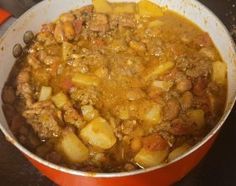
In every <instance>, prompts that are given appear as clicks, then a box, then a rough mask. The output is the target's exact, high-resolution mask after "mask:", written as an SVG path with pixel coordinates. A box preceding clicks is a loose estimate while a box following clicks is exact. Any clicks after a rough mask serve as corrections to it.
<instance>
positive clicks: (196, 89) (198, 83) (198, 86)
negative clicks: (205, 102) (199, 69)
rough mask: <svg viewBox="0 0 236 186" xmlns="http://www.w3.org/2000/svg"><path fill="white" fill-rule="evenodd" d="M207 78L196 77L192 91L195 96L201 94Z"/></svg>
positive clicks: (205, 86) (203, 91)
mask: <svg viewBox="0 0 236 186" xmlns="http://www.w3.org/2000/svg"><path fill="white" fill-rule="evenodd" d="M207 83H208V82H207V79H203V78H198V79H197V81H196V83H195V84H194V87H193V93H194V94H195V95H196V96H202V95H203V94H204V93H205V89H206V88H207Z"/></svg>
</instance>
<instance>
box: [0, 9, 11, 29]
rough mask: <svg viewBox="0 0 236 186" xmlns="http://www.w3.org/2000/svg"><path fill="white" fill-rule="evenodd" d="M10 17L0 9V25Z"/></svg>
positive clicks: (8, 13)
mask: <svg viewBox="0 0 236 186" xmlns="http://www.w3.org/2000/svg"><path fill="white" fill-rule="evenodd" d="M10 16H11V14H10V12H8V11H6V10H4V9H2V8H0V25H1V24H2V23H3V22H5V21H6V20H7V19H8V18H9V17H10Z"/></svg>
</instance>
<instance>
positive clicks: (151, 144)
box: [143, 133, 169, 151]
mask: <svg viewBox="0 0 236 186" xmlns="http://www.w3.org/2000/svg"><path fill="white" fill-rule="evenodd" d="M143 147H144V148H145V149H147V150H150V151H156V150H165V149H167V148H168V147H169V145H168V143H167V141H166V140H164V139H163V138H162V137H161V136H160V135H159V134H157V133H156V134H152V135H150V136H147V137H145V138H144V139H143Z"/></svg>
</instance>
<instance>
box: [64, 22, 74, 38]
mask: <svg viewBox="0 0 236 186" xmlns="http://www.w3.org/2000/svg"><path fill="white" fill-rule="evenodd" d="M63 29H64V33H65V36H66V38H67V39H69V40H72V39H74V37H75V30H74V26H73V24H72V23H71V22H69V21H67V22H64V24H63Z"/></svg>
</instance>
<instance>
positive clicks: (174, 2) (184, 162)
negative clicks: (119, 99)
mask: <svg viewBox="0 0 236 186" xmlns="http://www.w3.org/2000/svg"><path fill="white" fill-rule="evenodd" d="M124 1H131V0H124ZM153 2H155V3H157V4H159V5H161V6H167V7H168V8H169V9H171V10H174V11H176V12H178V13H179V14H181V15H183V16H185V17H187V18H188V19H190V20H192V21H193V22H194V23H196V24H197V25H198V26H199V27H201V28H202V29H203V30H205V31H206V32H208V33H209V34H210V36H211V38H212V40H213V41H214V43H215V45H216V47H217V48H218V50H219V52H220V54H221V56H222V58H223V60H224V61H225V62H226V64H227V67H228V93H227V103H226V107H225V111H224V114H223V116H222V117H221V119H220V121H219V122H218V123H217V124H216V126H215V127H214V128H213V129H212V131H211V132H210V133H209V134H208V135H207V136H206V137H205V138H204V139H203V140H202V141H201V142H199V143H198V144H196V145H195V146H194V147H192V148H191V149H190V150H189V151H188V152H186V153H185V154H183V155H182V156H180V157H178V158H177V159H175V160H173V161H172V162H169V163H167V164H162V165H159V166H156V167H152V168H148V169H143V170H136V171H132V172H125V173H97V174H95V173H88V172H82V171H76V170H71V169H67V168H64V167H61V166H58V165H55V164H52V163H50V162H47V161H45V160H43V159H41V158H40V157H37V156H36V155H34V154H32V153H31V152H29V151H28V150H27V149H25V148H24V147H23V146H21V144H19V143H18V142H17V141H16V139H15V137H14V136H13V135H12V133H11V131H10V129H9V127H8V125H7V122H6V120H5V117H4V115H3V111H2V108H1V109H0V128H1V130H2V132H3V133H4V135H5V136H6V139H7V140H8V141H10V142H11V143H12V144H13V145H14V146H15V147H16V148H18V149H19V150H20V151H21V152H22V153H23V154H24V155H25V156H26V157H27V158H28V159H29V160H30V161H31V163H32V164H33V165H34V166H35V167H37V168H38V169H39V170H40V171H41V172H42V173H43V174H44V175H46V176H47V177H49V178H50V179H51V180H53V181H54V182H55V183H57V184H59V185H68V186H69V185H70V186H71V185H81V186H110V185H112V186H133V185H135V186H152V185H159V186H166V185H170V184H173V183H175V182H176V181H178V180H180V179H181V178H182V177H184V176H185V175H186V174H187V173H188V172H189V171H190V170H191V169H192V168H193V167H194V166H196V165H197V163H198V162H199V161H200V160H201V159H202V158H203V157H204V155H205V154H206V153H207V151H208V150H209V148H210V147H211V145H212V143H213V142H214V140H215V138H216V136H217V133H218V131H219V129H220V128H221V126H222V125H223V123H224V121H225V120H226V118H227V116H228V114H229V113H230V111H231V109H232V107H233V104H234V102H235V97H236V86H235V82H236V51H235V45H234V42H233V40H232V39H231V37H230V35H229V33H228V31H227V29H226V28H225V26H224V25H223V24H222V23H221V21H220V20H219V19H218V18H217V17H216V16H215V15H214V14H213V13H212V12H211V11H210V10H208V9H207V8H206V7H204V6H203V5H202V4H200V3H199V2H198V1H195V0H153ZM88 4H91V1H90V0H81V1H78V0H57V1H51V0H45V1H43V2H41V3H39V4H38V5H36V6H34V7H33V8H31V9H30V10H29V11H27V12H26V13H25V14H24V15H23V16H21V17H20V18H19V19H18V20H17V21H16V22H15V24H13V25H12V26H11V27H10V28H9V30H8V31H7V32H6V33H5V35H4V36H3V37H2V38H1V40H0V48H1V50H0V56H1V58H0V91H2V88H3V86H4V83H5V82H6V80H7V77H8V74H9V72H10V70H11V68H12V66H13V64H14V61H15V59H14V57H13V56H12V48H13V46H14V45H15V44H16V43H20V44H22V45H23V39H22V38H23V35H24V33H25V31H27V30H32V31H33V32H38V31H39V29H40V26H41V25H42V24H44V23H47V22H49V21H52V20H54V19H56V18H57V17H58V16H59V15H60V14H61V13H62V12H66V11H69V10H71V9H74V8H78V7H81V6H84V5H88ZM0 94H1V92H0ZM0 105H2V100H0Z"/></svg>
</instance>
